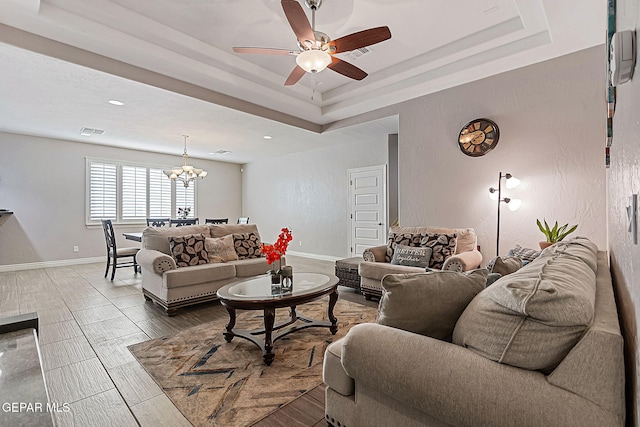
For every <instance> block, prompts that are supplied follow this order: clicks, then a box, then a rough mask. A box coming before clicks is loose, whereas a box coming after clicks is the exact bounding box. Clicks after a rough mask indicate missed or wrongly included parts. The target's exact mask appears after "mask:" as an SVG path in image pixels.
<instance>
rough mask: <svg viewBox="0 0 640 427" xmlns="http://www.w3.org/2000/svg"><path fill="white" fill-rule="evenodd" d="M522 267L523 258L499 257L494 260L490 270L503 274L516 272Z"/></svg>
mask: <svg viewBox="0 0 640 427" xmlns="http://www.w3.org/2000/svg"><path fill="white" fill-rule="evenodd" d="M520 268H522V259H520V258H518V257H516V256H506V257H497V258H496V259H495V260H493V264H492V266H491V269H490V271H491V272H492V273H499V274H500V275H502V276H506V275H507V274H511V273H515V272H516V271H518V270H520Z"/></svg>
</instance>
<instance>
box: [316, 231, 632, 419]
mask: <svg viewBox="0 0 640 427" xmlns="http://www.w3.org/2000/svg"><path fill="white" fill-rule="evenodd" d="M429 274H438V273H422V274H421V275H390V276H387V277H386V278H385V282H389V288H390V289H391V290H390V291H387V290H385V295H383V298H382V300H381V310H383V309H384V307H383V305H384V303H385V301H386V300H385V298H386V297H387V296H392V294H393V293H394V292H400V293H402V291H403V290H404V289H403V288H402V287H401V286H396V287H393V286H394V285H396V284H398V283H400V282H402V279H404V280H405V281H407V282H408V283H410V282H412V281H419V280H422V281H423V282H425V283H424V284H426V285H427V286H430V284H429V282H428V280H427V279H429V280H431V279H433V277H436V276H432V277H431V278H429ZM458 274H460V273H458ZM464 274H468V273H464ZM403 276H404V277H403ZM412 276H413V277H412ZM465 280H469V279H468V278H465ZM454 283H456V282H454ZM424 284H423V285H424ZM462 284H463V283H462V282H461V281H460V282H458V284H457V285H456V288H454V289H457V286H462ZM451 286H453V285H452V284H451V283H450V284H449V289H452V288H451ZM421 289H424V287H423V288H421ZM452 290H453V289H452ZM443 295H447V294H446V293H445V294H443ZM415 300H416V298H415V297H414V301H415ZM389 301H391V300H389ZM406 301H407V300H405V302H406ZM416 303H417V304H419V302H416ZM414 308H415V307H414ZM405 309H406V310H409V311H411V310H412V309H413V308H412V307H411V306H410V305H409V304H408V305H407V306H406V307H405ZM380 314H381V313H379V319H380ZM425 316H426V318H428V313H425ZM379 319H378V322H379ZM424 321H426V322H427V323H428V322H429V320H428V319H424ZM431 322H437V319H431ZM423 327H424V326H423ZM435 330H437V329H435ZM452 336H453V338H452V342H449V341H447V340H446V339H438V338H434V337H433V336H428V335H423V334H419V333H415V332H410V331H408V330H403V329H399V328H397V327H391V326H387V325H383V324H379V323H369V324H361V325H356V326H354V327H353V328H352V329H351V330H350V331H349V332H348V334H347V335H346V336H345V338H343V339H342V340H339V341H336V342H335V343H333V344H331V345H330V346H329V347H328V348H327V350H326V353H325V359H324V367H323V379H324V382H325V383H326V391H325V392H326V421H327V422H328V423H329V424H331V425H333V426H348V427H357V426H390V425H402V426H419V425H428V426H562V427H566V426H580V427H584V426H598V427H601V426H623V425H624V422H625V401H624V389H625V385H624V382H625V377H624V360H623V339H622V336H621V333H620V326H619V323H618V315H617V309H616V304H615V300H614V294H613V289H612V283H611V274H610V272H609V266H608V259H607V255H606V253H605V252H597V248H596V247H595V245H593V243H591V242H589V241H588V240H586V239H573V240H572V241H569V242H566V243H565V242H560V243H557V244H555V245H553V246H551V247H549V248H547V249H545V250H544V251H543V252H542V254H541V255H540V256H539V257H538V258H537V259H536V260H535V261H533V262H531V263H529V264H527V265H526V266H525V267H522V268H521V269H520V270H518V271H516V272H515V273H512V274H509V275H507V276H504V277H502V278H500V279H499V280H498V281H496V282H494V283H493V284H491V285H489V286H488V287H486V288H485V289H483V290H481V291H480V292H479V293H477V294H476V295H475V297H473V299H472V300H471V302H470V303H469V304H468V305H467V306H466V307H465V308H464V310H463V311H462V315H461V316H460V317H459V319H457V321H455V322H454V326H453V332H452Z"/></svg>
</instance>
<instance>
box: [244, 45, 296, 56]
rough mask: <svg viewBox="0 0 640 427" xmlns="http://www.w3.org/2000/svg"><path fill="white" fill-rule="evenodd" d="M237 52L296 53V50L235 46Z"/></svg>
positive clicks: (264, 53)
mask: <svg viewBox="0 0 640 427" xmlns="http://www.w3.org/2000/svg"><path fill="white" fill-rule="evenodd" d="M233 51H234V52H235V53H257V54H261V55H295V54H296V51H293V50H287V49H272V48H268V47H234V48H233Z"/></svg>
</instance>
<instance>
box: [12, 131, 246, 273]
mask: <svg viewBox="0 0 640 427" xmlns="http://www.w3.org/2000/svg"><path fill="white" fill-rule="evenodd" d="M0 153H1V154H0V208H4V209H9V210H12V211H14V212H15V214H14V215H11V216H3V217H2V218H0V265H12V264H23V263H31V262H42V261H56V260H68V259H75V258H91V257H97V256H104V255H105V251H106V249H105V242H104V234H103V232H102V228H101V227H87V226H86V225H85V178H84V177H85V157H98V158H104V159H112V160H129V161H132V162H138V163H144V164H151V165H167V166H171V165H175V164H180V163H181V162H182V158H181V157H180V155H181V152H176V155H175V156H169V155H164V154H153V153H147V152H142V151H133V150H124V149H120V148H113V147H106V146H100V145H92V144H82V143H76V142H70V141H61V140H55V139H47V138H37V137H32V136H25V135H16V134H8V133H0ZM192 164H196V165H197V166H200V167H202V168H204V169H205V170H207V172H209V175H208V176H207V178H206V179H204V180H203V181H200V182H199V183H198V184H199V185H198V211H197V213H198V215H199V216H200V218H201V219H202V220H204V218H205V217H226V216H228V217H230V218H231V219H232V220H235V218H236V217H237V216H239V215H240V213H241V209H242V200H241V192H242V182H241V176H240V166H239V165H236V164H230V163H221V162H213V161H207V160H201V159H193V161H192ZM24 166H26V167H28V168H29V173H25V170H24V168H23V167H24ZM142 228H143V226H142V225H132V226H126V227H125V226H116V233H117V234H118V236H120V234H121V232H123V231H140V230H142ZM119 244H121V245H123V244H126V245H127V246H131V244H132V242H128V243H125V241H122V242H119ZM133 244H134V245H135V243H133ZM74 245H77V246H79V249H80V252H78V253H74V252H73V246H74Z"/></svg>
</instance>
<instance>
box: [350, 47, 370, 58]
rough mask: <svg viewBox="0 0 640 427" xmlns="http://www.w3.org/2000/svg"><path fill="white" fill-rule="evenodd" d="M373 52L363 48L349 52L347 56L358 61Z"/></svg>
mask: <svg viewBox="0 0 640 427" xmlns="http://www.w3.org/2000/svg"><path fill="white" fill-rule="evenodd" d="M369 52H371V49H367V48H366V47H361V48H359V49H355V50H352V51H351V52H349V53H348V54H347V56H348V57H349V58H351V59H358V58H360V57H361V56H362V55H365V54H367V53H369Z"/></svg>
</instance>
